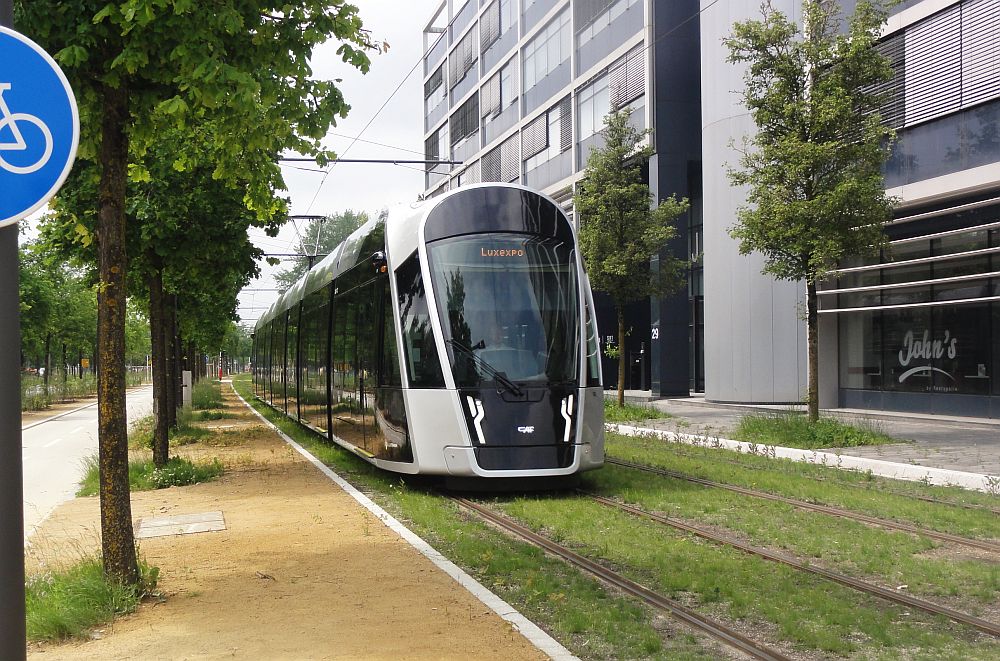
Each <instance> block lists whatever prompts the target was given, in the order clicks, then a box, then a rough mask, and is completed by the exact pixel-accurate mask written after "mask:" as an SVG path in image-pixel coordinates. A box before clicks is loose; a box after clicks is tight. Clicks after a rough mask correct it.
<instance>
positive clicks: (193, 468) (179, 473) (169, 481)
mask: <svg viewBox="0 0 1000 661" xmlns="http://www.w3.org/2000/svg"><path fill="white" fill-rule="evenodd" d="M84 468H85V472H84V476H83V480H81V482H80V488H79V489H78V490H77V492H76V495H77V496H96V495H97V494H98V491H99V490H100V475H99V467H98V464H97V458H96V457H91V458H89V459H87V460H86V462H84ZM222 472H223V466H222V463H221V462H220V461H219V460H218V459H213V460H212V461H209V462H199V463H193V462H191V461H190V460H189V459H184V458H183V457H171V458H170V459H169V460H168V461H167V464H166V465H165V466H164V467H163V468H157V467H156V466H154V465H153V461H152V459H140V460H133V461H130V462H129V463H128V482H129V489H130V490H131V491H151V490H153V489H166V488H167V487H183V486H187V485H189V484H197V483H199V482H207V481H209V480H212V479H215V478H216V477H218V476H220V475H222Z"/></svg>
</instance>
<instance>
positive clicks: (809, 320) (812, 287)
mask: <svg viewBox="0 0 1000 661" xmlns="http://www.w3.org/2000/svg"><path fill="white" fill-rule="evenodd" d="M806 338H807V339H806V343H807V344H808V346H809V359H808V360H809V365H808V367H807V368H806V369H807V371H808V375H809V385H808V386H807V387H808V390H807V392H806V404H807V406H808V409H809V421H810V422H816V421H817V420H818V419H819V314H817V312H816V283H815V282H806Z"/></svg>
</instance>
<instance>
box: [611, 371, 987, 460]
mask: <svg viewBox="0 0 1000 661" xmlns="http://www.w3.org/2000/svg"><path fill="white" fill-rule="evenodd" d="M626 395H627V396H628V397H630V398H632V397H634V398H635V399H641V400H644V399H645V398H646V397H647V396H648V392H646V393H642V392H639V391H626ZM647 403H648V404H651V405H652V406H655V407H657V408H659V409H660V410H662V411H665V412H667V413H670V414H671V415H673V416H675V419H671V420H667V421H664V422H660V423H657V424H656V427H657V428H659V429H668V430H671V431H681V432H687V433H691V434H701V433H707V434H709V435H717V436H721V437H723V438H727V437H731V436H727V434H729V432H731V431H732V429H733V428H735V426H736V425H737V423H738V422H739V419H740V418H741V417H743V416H745V415H748V414H751V413H758V414H759V413H783V412H788V411H792V410H802V409H803V407H802V406H800V405H799V406H795V405H777V406H768V405H759V406H758V405H737V404H717V403H712V402H707V401H705V399H704V398H703V397H690V398H672V399H659V400H653V401H651V402H647ZM821 414H822V415H833V416H836V417H838V418H841V419H843V420H847V421H867V422H868V423H871V424H875V425H877V426H879V427H880V428H881V429H882V430H883V431H884V432H886V433H887V434H889V435H891V436H894V437H896V438H899V439H905V441H906V442H902V443H896V444H891V445H879V446H869V447H852V448H844V449H840V448H828V449H829V450H831V451H834V452H839V453H840V454H845V455H851V456H855V457H866V458H871V459H882V460H884V461H894V462H898V463H903V464H915V465H920V466H926V467H929V468H943V469H948V470H959V471H967V472H970V473H981V474H984V475H1000V420H991V419H986V418H961V417H950V416H940V415H925V414H919V413H898V412H891V411H868V410H857V409H824V410H823V411H821Z"/></svg>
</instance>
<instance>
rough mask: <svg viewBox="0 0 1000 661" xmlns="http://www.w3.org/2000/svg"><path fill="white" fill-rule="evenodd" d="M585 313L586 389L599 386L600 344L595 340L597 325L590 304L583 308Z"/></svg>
mask: <svg viewBox="0 0 1000 661" xmlns="http://www.w3.org/2000/svg"><path fill="white" fill-rule="evenodd" d="M584 309H585V310H586V311H587V387H588V388H590V387H594V386H600V385H601V369H600V361H601V354H600V349H599V347H600V343H599V342H598V340H597V325H596V324H595V323H594V316H593V315H592V314H591V312H590V303H587V304H586V305H585V306H584Z"/></svg>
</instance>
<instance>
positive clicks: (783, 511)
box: [587, 465, 1000, 614]
mask: <svg viewBox="0 0 1000 661" xmlns="http://www.w3.org/2000/svg"><path fill="white" fill-rule="evenodd" d="M587 483H588V487H589V489H590V490H592V491H594V492H596V493H599V494H600V495H604V496H608V497H619V498H622V499H623V500H625V501H626V502H629V503H632V504H637V505H639V506H640V507H642V508H643V509H645V510H647V511H650V512H658V513H664V514H666V515H667V516H671V517H675V518H679V519H682V520H685V521H697V522H698V524H699V525H704V524H705V523H708V524H710V525H711V526H715V527H721V528H726V529H728V530H730V531H736V532H738V533H739V535H738V536H739V537H740V538H741V539H743V540H746V541H749V542H750V543H751V544H754V545H756V546H763V547H767V548H770V549H781V550H783V551H785V552H789V551H790V552H792V553H793V554H794V555H795V556H797V557H798V558H800V559H803V560H807V561H809V562H816V563H818V564H819V565H821V566H823V567H825V568H828V569H833V570H835V571H839V572H841V573H844V574H847V575H849V576H854V577H857V578H862V579H865V580H874V581H875V582H877V583H879V584H880V585H887V586H891V587H896V586H899V585H906V586H907V588H906V589H907V591H908V592H911V593H913V594H919V595H925V596H934V597H948V598H949V600H952V601H958V602H960V603H961V606H957V605H955V604H952V605H953V606H954V607H956V608H959V610H965V611H968V612H970V613H975V614H980V613H981V611H982V608H983V606H984V605H988V604H990V603H991V602H993V601H994V600H995V599H996V598H997V596H998V594H1000V571H998V568H997V566H996V564H995V563H992V562H989V561H985V560H981V559H977V558H975V557H974V556H973V555H966V554H964V552H963V551H958V552H955V553H945V554H940V555H935V554H933V553H931V552H932V551H933V550H935V549H937V548H939V547H940V546H941V545H940V544H939V543H937V542H934V541H933V540H930V539H927V538H922V537H915V536H913V535H910V534H907V533H903V532H893V531H888V530H883V529H881V528H876V527H872V526H868V525H865V524H863V523H859V522H857V521H851V520H848V519H841V518H838V517H833V516H829V515H826V514H820V513H815V512H806V511H802V510H799V509H796V508H795V507H793V506H791V505H786V504H784V503H775V502H771V501H766V500H763V499H756V498H752V497H747V496H744V495H741V494H737V493H733V492H730V491H725V490H723V489H714V488H711V487H700V488H699V487H694V488H692V487H693V486H694V485H692V484H691V483H689V482H685V481H683V480H677V479H673V478H669V477H663V476H659V475H652V474H649V473H643V472H641V471H637V470H633V469H629V468H624V467H619V466H613V465H609V466H606V467H605V468H604V469H603V470H601V471H599V472H597V473H594V474H592V475H588V476H587Z"/></svg>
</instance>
